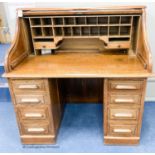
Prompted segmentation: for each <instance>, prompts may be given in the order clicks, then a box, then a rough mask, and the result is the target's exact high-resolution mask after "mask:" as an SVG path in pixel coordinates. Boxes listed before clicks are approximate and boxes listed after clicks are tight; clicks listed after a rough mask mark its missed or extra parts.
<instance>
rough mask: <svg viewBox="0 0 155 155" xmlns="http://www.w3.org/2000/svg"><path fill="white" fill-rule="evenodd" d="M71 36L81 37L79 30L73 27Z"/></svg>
mask: <svg viewBox="0 0 155 155" xmlns="http://www.w3.org/2000/svg"><path fill="white" fill-rule="evenodd" d="M73 35H74V36H80V35H81V28H80V27H73Z"/></svg>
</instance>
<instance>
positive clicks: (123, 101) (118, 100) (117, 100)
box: [114, 98, 134, 103]
mask: <svg viewBox="0 0 155 155" xmlns="http://www.w3.org/2000/svg"><path fill="white" fill-rule="evenodd" d="M114 101H115V103H134V100H133V99H123V98H117V99H115V100H114Z"/></svg>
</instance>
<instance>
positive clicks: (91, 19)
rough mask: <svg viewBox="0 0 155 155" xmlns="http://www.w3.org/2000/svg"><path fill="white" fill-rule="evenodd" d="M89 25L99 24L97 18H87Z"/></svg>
mask: <svg viewBox="0 0 155 155" xmlns="http://www.w3.org/2000/svg"><path fill="white" fill-rule="evenodd" d="M86 20H87V24H88V25H96V24H97V17H87V18H86Z"/></svg>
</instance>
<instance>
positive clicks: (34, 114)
mask: <svg viewBox="0 0 155 155" xmlns="http://www.w3.org/2000/svg"><path fill="white" fill-rule="evenodd" d="M42 116H43V115H42V114H40V113H25V117H36V118H41V117H42Z"/></svg>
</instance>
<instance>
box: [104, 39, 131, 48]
mask: <svg viewBox="0 0 155 155" xmlns="http://www.w3.org/2000/svg"><path fill="white" fill-rule="evenodd" d="M129 47H130V42H129V41H122V42H119V41H111V42H109V43H108V45H107V46H105V48H107V49H128V48H129Z"/></svg>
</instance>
